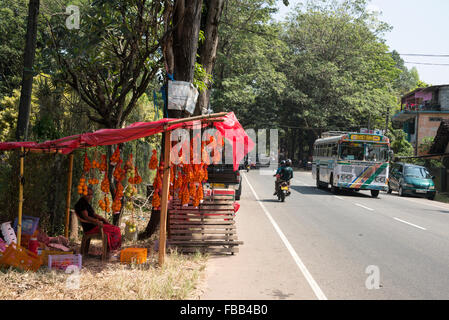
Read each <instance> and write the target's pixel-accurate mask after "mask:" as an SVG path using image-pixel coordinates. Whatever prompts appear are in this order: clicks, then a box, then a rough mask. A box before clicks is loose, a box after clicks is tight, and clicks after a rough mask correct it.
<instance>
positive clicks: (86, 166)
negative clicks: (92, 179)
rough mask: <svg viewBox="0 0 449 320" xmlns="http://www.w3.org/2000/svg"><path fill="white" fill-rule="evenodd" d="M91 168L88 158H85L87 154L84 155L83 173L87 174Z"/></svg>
mask: <svg viewBox="0 0 449 320" xmlns="http://www.w3.org/2000/svg"><path fill="white" fill-rule="evenodd" d="M91 168H92V164H91V163H90V160H89V158H88V157H87V152H86V153H85V154H84V165H83V170H84V172H89V170H90V169H91Z"/></svg>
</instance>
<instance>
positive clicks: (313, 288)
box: [201, 170, 449, 300]
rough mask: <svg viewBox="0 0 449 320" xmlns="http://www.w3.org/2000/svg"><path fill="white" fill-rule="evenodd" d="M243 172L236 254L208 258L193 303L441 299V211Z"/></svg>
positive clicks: (437, 206)
mask: <svg viewBox="0 0 449 320" xmlns="http://www.w3.org/2000/svg"><path fill="white" fill-rule="evenodd" d="M262 173H263V172H262V171H259V170H252V171H250V172H249V173H246V172H244V173H243V172H242V175H243V176H244V178H243V188H242V198H241V201H240V204H241V208H240V210H239V212H238V213H237V217H236V223H237V233H238V236H239V240H242V241H244V244H243V245H242V246H240V252H239V253H237V254H236V255H234V256H224V257H212V258H211V259H210V262H209V264H208V268H207V288H206V289H205V292H204V294H203V296H202V297H201V299H211V300H228V299H235V300H252V299H258V300H271V299H295V300H298V299H304V300H314V299H329V300H336V299H338V300H340V299H344V300H365V299H385V300H397V299H406V300H408V299H420V300H427V299H437V300H438V299H449V254H448V253H449V205H448V204H444V203H439V202H434V201H430V200H427V199H420V198H408V197H407V198H401V197H399V196H398V195H397V194H396V193H393V194H392V195H388V194H386V193H381V195H380V196H379V198H378V199H374V198H371V196H370V193H369V192H364V191H361V192H359V193H356V192H350V193H344V194H338V195H334V194H332V193H331V192H330V191H327V190H320V189H317V188H316V187H315V182H314V180H313V179H312V175H311V173H310V172H295V177H294V179H293V180H292V184H291V188H292V195H291V196H290V197H288V198H287V200H286V202H285V203H280V202H278V201H277V199H276V198H275V197H274V196H273V189H274V178H273V177H272V175H264V174H262Z"/></svg>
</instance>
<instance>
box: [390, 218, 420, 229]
mask: <svg viewBox="0 0 449 320" xmlns="http://www.w3.org/2000/svg"><path fill="white" fill-rule="evenodd" d="M393 219H394V220H397V221H399V222H402V223H405V224H408V225H411V226H413V227H415V228H418V229H421V230H427V229H426V228H423V227H420V226H417V225H416V224H413V223H410V222H407V221H404V220H401V219H399V218H393Z"/></svg>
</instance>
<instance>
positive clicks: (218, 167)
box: [207, 164, 242, 200]
mask: <svg viewBox="0 0 449 320" xmlns="http://www.w3.org/2000/svg"><path fill="white" fill-rule="evenodd" d="M207 175H208V180H207V184H208V185H209V187H211V188H215V189H234V190H235V200H240V196H241V194H242V177H241V175H240V171H239V170H237V171H234V166H233V165H232V164H211V165H210V166H208V167H207Z"/></svg>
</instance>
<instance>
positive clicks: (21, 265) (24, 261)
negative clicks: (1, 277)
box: [0, 244, 42, 271]
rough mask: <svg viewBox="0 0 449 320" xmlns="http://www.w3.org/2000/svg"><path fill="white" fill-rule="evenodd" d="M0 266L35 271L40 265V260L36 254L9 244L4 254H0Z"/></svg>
mask: <svg viewBox="0 0 449 320" xmlns="http://www.w3.org/2000/svg"><path fill="white" fill-rule="evenodd" d="M0 264H1V265H6V266H12V267H16V268H18V269H22V270H32V271H37V269H39V268H40V266H41V265H42V260H41V258H40V257H39V256H38V255H37V254H35V253H33V252H31V251H29V250H27V249H25V248H23V247H20V246H19V247H17V246H16V245H15V244H11V245H9V246H8V247H6V250H5V252H2V253H0Z"/></svg>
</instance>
